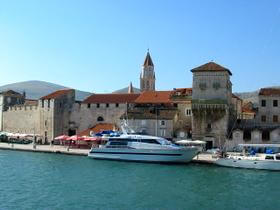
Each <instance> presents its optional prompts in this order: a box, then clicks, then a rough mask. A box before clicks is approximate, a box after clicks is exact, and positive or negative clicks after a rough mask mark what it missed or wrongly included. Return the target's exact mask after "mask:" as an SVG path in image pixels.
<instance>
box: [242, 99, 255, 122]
mask: <svg viewBox="0 0 280 210" xmlns="http://www.w3.org/2000/svg"><path fill="white" fill-rule="evenodd" d="M256 113H257V111H256V109H255V107H254V104H253V103H252V102H251V101H248V102H246V103H243V105H242V118H241V119H244V120H246V119H247V120H252V119H255V117H256Z"/></svg>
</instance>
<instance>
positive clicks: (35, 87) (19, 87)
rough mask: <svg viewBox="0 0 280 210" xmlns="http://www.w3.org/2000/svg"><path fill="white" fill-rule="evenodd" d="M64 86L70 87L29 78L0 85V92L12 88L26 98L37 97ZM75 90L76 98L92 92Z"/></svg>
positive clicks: (86, 95)
mask: <svg viewBox="0 0 280 210" xmlns="http://www.w3.org/2000/svg"><path fill="white" fill-rule="evenodd" d="M66 88H70V87H66V86H62V85H58V84H55V83H51V82H45V81H40V80H29V81H23V82H16V83H11V84H6V85H3V86H0V92H2V91H6V90H14V91H16V92H19V93H23V92H25V93H26V98H28V99H39V98H41V97H43V96H45V95H48V94H50V93H52V92H55V91H57V90H61V89H66ZM71 89H74V88H71ZM75 91H76V100H84V99H85V98H86V97H88V96H90V95H91V94H92V93H90V92H86V91H80V90H77V89H75Z"/></svg>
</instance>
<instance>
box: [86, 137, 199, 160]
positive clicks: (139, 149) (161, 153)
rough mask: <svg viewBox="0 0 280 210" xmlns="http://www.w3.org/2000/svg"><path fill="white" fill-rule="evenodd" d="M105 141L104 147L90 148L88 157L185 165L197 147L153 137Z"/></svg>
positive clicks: (196, 150)
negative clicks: (184, 145) (178, 144)
mask: <svg viewBox="0 0 280 210" xmlns="http://www.w3.org/2000/svg"><path fill="white" fill-rule="evenodd" d="M107 140H108V142H107V143H106V144H105V145H100V146H99V147H98V148H92V149H91V150H90V152H89V154H88V156H89V157H92V158H95V159H110V160H126V161H141V162H181V163H187V162H190V161H191V160H192V159H193V157H194V156H195V155H196V154H197V152H198V148H197V147H194V146H189V147H181V146H177V145H174V144H172V143H171V142H170V141H168V140H166V139H164V138H160V137H155V136H145V135H135V134H123V135H120V136H119V137H109V138H108V139H107Z"/></svg>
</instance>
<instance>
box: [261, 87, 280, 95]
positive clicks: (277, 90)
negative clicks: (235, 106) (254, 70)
mask: <svg viewBox="0 0 280 210" xmlns="http://www.w3.org/2000/svg"><path fill="white" fill-rule="evenodd" d="M259 95H261V96H280V88H262V89H261V90H260V92H259Z"/></svg>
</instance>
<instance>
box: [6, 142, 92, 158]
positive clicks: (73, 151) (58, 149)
mask: <svg viewBox="0 0 280 210" xmlns="http://www.w3.org/2000/svg"><path fill="white" fill-rule="evenodd" d="M0 149H9V150H21V151H30V152H45V153H62V154H68V155H84V156H87V154H88V152H89V149H78V148H68V146H61V145H36V146H34V145H33V144H11V143H10V144H8V143H0Z"/></svg>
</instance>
